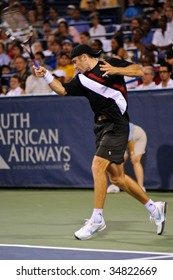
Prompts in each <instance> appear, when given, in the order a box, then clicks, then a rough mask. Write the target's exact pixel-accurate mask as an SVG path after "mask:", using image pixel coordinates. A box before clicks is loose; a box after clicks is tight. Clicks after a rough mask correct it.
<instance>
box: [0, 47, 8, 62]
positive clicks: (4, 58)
mask: <svg viewBox="0 0 173 280" xmlns="http://www.w3.org/2000/svg"><path fill="white" fill-rule="evenodd" d="M4 64H6V65H8V64H10V57H9V55H8V54H7V53H6V51H5V45H4V43H3V42H0V66H2V65H4Z"/></svg>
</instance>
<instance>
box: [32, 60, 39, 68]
mask: <svg viewBox="0 0 173 280" xmlns="http://www.w3.org/2000/svg"><path fill="white" fill-rule="evenodd" d="M33 63H34V66H35V67H37V68H38V69H39V68H40V65H39V63H38V62H37V61H36V60H33Z"/></svg>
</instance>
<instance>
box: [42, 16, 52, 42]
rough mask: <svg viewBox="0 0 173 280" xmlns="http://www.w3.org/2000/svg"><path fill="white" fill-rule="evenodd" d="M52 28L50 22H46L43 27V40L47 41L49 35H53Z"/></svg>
mask: <svg viewBox="0 0 173 280" xmlns="http://www.w3.org/2000/svg"><path fill="white" fill-rule="evenodd" d="M52 31H53V29H52V26H51V24H50V22H49V21H48V20H44V22H43V25H42V39H43V40H47V39H48V37H49V35H51V34H52Z"/></svg>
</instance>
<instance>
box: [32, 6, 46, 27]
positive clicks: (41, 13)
mask: <svg viewBox="0 0 173 280" xmlns="http://www.w3.org/2000/svg"><path fill="white" fill-rule="evenodd" d="M44 7H45V5H44V3H43V2H42V3H35V8H34V10H35V11H36V13H37V21H38V24H39V25H42V24H43V22H44V20H45V18H46V15H45V9H44Z"/></svg>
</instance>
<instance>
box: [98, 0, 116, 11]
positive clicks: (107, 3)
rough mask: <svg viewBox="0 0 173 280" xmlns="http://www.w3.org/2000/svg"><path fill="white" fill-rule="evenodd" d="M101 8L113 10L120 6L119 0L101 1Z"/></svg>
mask: <svg viewBox="0 0 173 280" xmlns="http://www.w3.org/2000/svg"><path fill="white" fill-rule="evenodd" d="M99 3H100V8H102V9H104V8H111V7H116V6H119V3H118V0H99Z"/></svg>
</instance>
